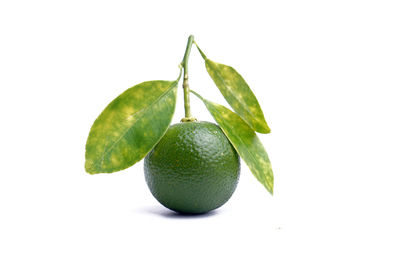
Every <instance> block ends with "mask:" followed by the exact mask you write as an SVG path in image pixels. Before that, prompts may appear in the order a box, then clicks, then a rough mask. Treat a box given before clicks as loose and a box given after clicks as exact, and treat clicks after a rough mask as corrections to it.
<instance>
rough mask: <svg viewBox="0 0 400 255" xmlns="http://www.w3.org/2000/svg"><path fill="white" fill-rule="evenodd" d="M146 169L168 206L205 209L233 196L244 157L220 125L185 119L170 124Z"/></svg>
mask: <svg viewBox="0 0 400 255" xmlns="http://www.w3.org/2000/svg"><path fill="white" fill-rule="evenodd" d="M144 172H145V178H146V182H147V185H148V186H149V188H150V191H151V193H152V194H153V196H154V197H155V198H156V199H157V200H158V201H159V202H160V203H161V204H163V205H164V206H165V207H167V208H169V209H171V210H174V211H177V212H181V213H205V212H208V211H211V210H214V209H216V208H218V207H220V206H222V205H223V204H224V203H225V202H227V201H228V200H229V198H230V197H231V196H232V194H233V192H234V191H235V189H236V185H237V183H238V180H239V174H240V160H239V156H238V154H237V153H236V151H235V149H234V148H233V146H232V145H231V143H230V142H229V140H228V138H227V137H226V136H225V134H224V133H223V132H222V130H221V129H220V127H219V126H217V125H215V124H213V123H210V122H204V121H199V122H198V121H195V122H182V123H178V124H175V125H172V126H170V127H169V129H168V130H167V132H166V133H165V135H164V136H163V138H161V140H160V142H159V143H158V144H157V145H156V146H155V147H154V148H153V150H152V151H151V152H150V153H149V154H148V155H147V156H146V158H145V161H144Z"/></svg>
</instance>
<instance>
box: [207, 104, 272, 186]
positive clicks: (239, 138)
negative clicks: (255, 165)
mask: <svg viewBox="0 0 400 255" xmlns="http://www.w3.org/2000/svg"><path fill="white" fill-rule="evenodd" d="M207 103H209V104H210V103H211V102H207ZM226 123H228V122H226ZM228 126H229V123H228ZM231 129H233V128H232V127H231ZM222 131H224V133H225V135H226V136H227V137H228V139H229V135H228V134H227V132H226V131H225V130H224V129H222ZM235 137H237V139H238V140H239V141H240V142H241V143H242V144H245V143H244V142H243V140H242V139H241V137H240V136H238V135H235ZM232 144H233V143H232ZM233 146H234V147H235V149H236V150H237V151H239V150H238V148H237V146H235V145H234V144H233ZM243 147H244V149H245V150H246V152H247V154H249V155H250V157H251V158H252V159H253V161H254V162H256V161H257V160H256V159H255V157H254V156H253V154H252V153H251V152H250V151H249V150H248V149H247V147H246V146H243ZM250 170H251V169H250ZM267 183H268V181H267ZM267 186H269V185H268V184H267ZM268 188H269V189H271V188H270V187H268ZM271 190H272V189H271Z"/></svg>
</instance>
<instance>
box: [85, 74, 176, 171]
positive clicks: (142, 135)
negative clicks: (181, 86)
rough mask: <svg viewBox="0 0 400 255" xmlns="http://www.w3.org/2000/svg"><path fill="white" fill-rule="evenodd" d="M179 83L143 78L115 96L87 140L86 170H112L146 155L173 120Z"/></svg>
mask: <svg viewBox="0 0 400 255" xmlns="http://www.w3.org/2000/svg"><path fill="white" fill-rule="evenodd" d="M177 83H178V81H148V82H143V83H140V84H138V85H136V86H134V87H132V88H130V89H128V90H126V91H125V92H123V93H122V94H121V95H119V96H118V97H117V98H115V99H114V100H113V101H112V102H111V103H110V104H109V105H108V106H107V107H106V108H105V109H104V111H103V112H102V113H101V114H100V116H99V117H98V118H97V119H96V121H95V122H94V124H93V126H92V128H91V130H90V133H89V137H88V140H87V142H86V162H85V168H86V171H87V172H88V173H90V174H96V173H112V172H116V171H119V170H123V169H125V168H128V167H130V166H132V165H133V164H134V163H136V162H138V161H139V160H141V159H142V158H144V157H145V156H146V154H147V153H148V152H149V151H150V150H151V149H152V148H153V147H154V146H155V145H156V144H157V142H158V141H159V140H160V139H161V137H162V136H163V135H164V134H165V132H166V130H167V129H168V126H169V124H170V123H171V119H172V116H173V114H174V111H175V104H176V92H177Z"/></svg>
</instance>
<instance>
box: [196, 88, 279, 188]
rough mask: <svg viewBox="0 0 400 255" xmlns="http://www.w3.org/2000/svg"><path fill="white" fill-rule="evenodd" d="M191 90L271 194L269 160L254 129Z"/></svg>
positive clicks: (271, 175)
mask: <svg viewBox="0 0 400 255" xmlns="http://www.w3.org/2000/svg"><path fill="white" fill-rule="evenodd" d="M191 92H192V93H193V94H195V95H196V96H197V97H199V98H200V99H201V100H202V101H203V102H204V104H205V105H206V107H207V109H208V111H209V112H210V113H211V115H212V116H213V118H214V119H215V121H216V122H217V123H218V124H219V125H220V127H221V128H222V130H223V131H224V133H225V135H226V136H227V137H228V139H229V141H230V142H231V143H232V145H233V146H234V147H235V149H236V151H237V152H238V153H239V155H240V157H241V158H242V159H243V160H244V162H246V164H247V166H248V167H249V169H250V170H251V172H252V173H253V175H254V176H255V177H256V178H257V180H258V181H259V182H261V184H262V185H264V186H265V188H266V189H267V190H268V191H269V192H270V193H271V194H273V188H274V175H273V173H272V168H271V162H270V161H269V158H268V154H267V152H266V151H265V149H264V147H263V145H262V144H261V141H260V140H259V139H258V137H257V135H256V133H255V132H254V130H253V129H251V128H250V126H249V125H248V124H247V123H246V122H245V121H243V119H242V118H241V117H240V116H239V115H237V114H236V113H234V112H232V111H231V110H229V109H228V108H226V107H224V106H222V105H220V104H217V103H213V102H211V101H208V100H206V99H204V98H202V97H201V96H200V95H199V94H197V93H196V92H194V91H191Z"/></svg>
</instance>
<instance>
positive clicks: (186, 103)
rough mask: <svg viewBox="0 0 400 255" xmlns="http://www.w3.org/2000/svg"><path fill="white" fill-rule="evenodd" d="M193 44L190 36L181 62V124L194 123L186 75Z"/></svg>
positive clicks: (192, 38)
mask: <svg viewBox="0 0 400 255" xmlns="http://www.w3.org/2000/svg"><path fill="white" fill-rule="evenodd" d="M193 42H194V36H193V35H190V36H189V38H188V42H187V45H186V51H185V55H184V56H183V60H182V63H181V65H182V66H183V86H182V87H183V100H184V106H185V118H183V119H182V120H181V121H182V122H191V121H195V120H196V119H195V118H193V117H192V114H191V112H190V98H189V94H190V93H189V91H190V88H189V74H188V62H189V55H190V50H191V48H192V44H193Z"/></svg>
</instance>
